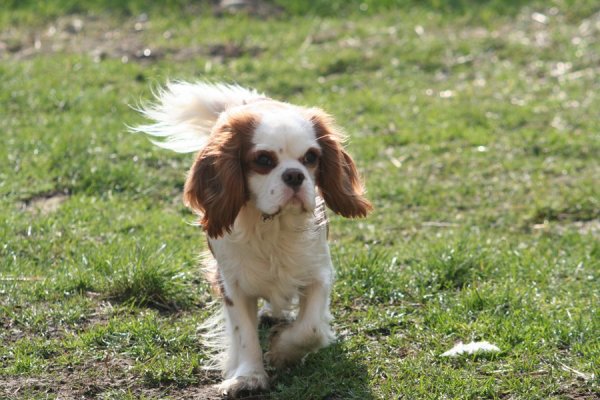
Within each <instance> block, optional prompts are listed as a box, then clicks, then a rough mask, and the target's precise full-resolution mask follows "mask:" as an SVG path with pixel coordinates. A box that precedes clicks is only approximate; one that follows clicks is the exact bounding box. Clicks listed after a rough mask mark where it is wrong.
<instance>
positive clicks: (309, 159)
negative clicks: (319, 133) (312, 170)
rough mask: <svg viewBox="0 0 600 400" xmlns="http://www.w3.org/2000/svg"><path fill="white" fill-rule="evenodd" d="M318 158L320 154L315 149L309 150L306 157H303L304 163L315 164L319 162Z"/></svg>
mask: <svg viewBox="0 0 600 400" xmlns="http://www.w3.org/2000/svg"><path fill="white" fill-rule="evenodd" d="M318 159H319V155H318V154H317V153H316V152H315V151H313V150H309V151H307V152H306V154H305V155H304V158H303V159H302V163H303V164H304V165H313V164H315V163H316V162H317V160H318Z"/></svg>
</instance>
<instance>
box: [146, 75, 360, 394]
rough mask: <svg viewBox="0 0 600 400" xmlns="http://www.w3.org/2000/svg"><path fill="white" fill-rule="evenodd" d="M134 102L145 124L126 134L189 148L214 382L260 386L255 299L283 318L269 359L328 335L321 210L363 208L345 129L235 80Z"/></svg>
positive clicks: (299, 354)
mask: <svg viewBox="0 0 600 400" xmlns="http://www.w3.org/2000/svg"><path fill="white" fill-rule="evenodd" d="M139 111H140V112H141V113H142V114H143V115H144V116H145V117H147V118H148V119H150V120H152V123H150V124H147V125H141V126H138V127H136V128H134V131H137V132H145V133H146V134H149V135H152V136H154V139H153V142H154V143H155V144H157V145H159V146H161V147H164V148H167V149H171V150H174V151H178V152H197V156H196V158H195V161H194V163H193V165H192V167H191V169H190V170H189V173H188V175H187V178H186V181H185V185H184V194H183V198H184V202H185V204H186V205H187V206H188V207H190V208H191V209H192V210H193V211H194V212H196V213H197V214H198V215H199V216H200V221H199V225H200V226H201V227H202V228H203V229H204V231H205V232H206V235H207V237H208V248H209V249H210V251H209V254H208V255H207V259H206V262H205V272H206V276H207V278H208V280H209V282H210V284H211V286H212V287H213V289H214V291H215V292H216V293H217V294H218V298H220V300H221V301H220V303H221V306H220V308H221V313H220V315H222V316H223V319H224V323H222V324H220V326H221V327H220V328H213V329H216V331H217V332H216V333H219V332H220V333H221V336H222V338H223V341H222V343H221V347H222V352H221V353H220V354H219V355H218V356H217V359H218V363H217V365H218V368H220V369H221V371H222V374H223V378H224V380H223V381H222V383H221V384H220V385H219V386H218V390H219V391H220V393H221V394H223V395H227V396H229V397H236V396H237V395H238V394H240V393H242V392H254V391H261V390H266V389H267V388H268V384H269V381H268V377H267V373H266V372H265V367H264V364H263V354H262V350H261V346H260V342H259V336H258V323H259V312H258V301H259V300H263V301H264V302H265V305H264V307H263V308H262V309H261V312H260V314H261V315H264V316H269V317H271V318H273V319H276V320H280V321H283V322H281V323H280V324H279V325H276V326H275V327H274V328H273V331H272V333H271V337H270V345H269V351H268V352H267V353H266V354H265V359H266V361H267V363H268V364H269V365H271V366H273V367H276V368H283V367H286V366H288V365H291V364H293V363H295V362H298V361H300V360H302V358H303V357H304V356H305V355H307V354H308V353H310V352H314V351H316V350H318V349H320V348H323V347H325V346H327V345H329V344H330V343H332V341H333V340H334V333H333V331H332V329H331V327H330V322H331V319H332V317H331V314H330V312H329V302H330V292H331V287H332V283H333V279H334V269H333V265H332V261H331V256H330V251H329V246H328V244H327V236H328V229H329V228H328V223H327V218H326V215H325V207H326V206H327V207H329V208H330V209H331V210H332V211H333V212H334V213H336V214H339V215H342V216H344V217H348V218H355V217H365V216H366V215H367V214H368V213H369V212H370V211H371V210H372V205H371V203H370V202H369V201H368V200H367V199H366V198H365V190H364V186H363V184H362V182H361V178H360V176H359V174H358V171H357V168H356V165H355V163H354V161H353V160H352V158H351V157H350V155H349V154H348V153H347V152H346V150H345V149H344V146H343V141H344V135H343V133H342V132H341V130H340V129H339V128H338V127H337V126H336V124H335V122H334V120H333V118H332V117H331V116H329V115H328V114H327V113H325V112H324V111H323V110H321V109H319V108H307V107H300V106H296V105H292V104H289V103H285V102H281V101H276V100H273V99H271V98H269V97H267V96H265V95H263V94H260V93H258V92H257V91H255V90H249V89H245V88H243V87H240V86H237V85H228V84H211V83H207V82H197V83H187V82H174V83H168V84H167V85H166V86H165V87H164V88H163V89H160V90H159V91H158V93H155V101H154V102H153V103H152V104H150V105H148V106H146V107H142V108H140V110H139ZM292 310H293V311H295V312H296V317H295V319H294V320H291V321H286V316H289V313H290V311H292ZM213 333H215V332H213Z"/></svg>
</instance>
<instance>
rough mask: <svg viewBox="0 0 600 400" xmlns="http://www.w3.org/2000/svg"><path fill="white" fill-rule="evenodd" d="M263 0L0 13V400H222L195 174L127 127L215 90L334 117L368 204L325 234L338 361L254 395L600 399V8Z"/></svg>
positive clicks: (282, 377)
mask: <svg viewBox="0 0 600 400" xmlns="http://www.w3.org/2000/svg"><path fill="white" fill-rule="evenodd" d="M261 4H263V5H264V9H261V10H255V11H256V13H258V15H255V14H253V13H250V14H249V15H248V14H244V13H241V14H240V13H233V14H230V13H229V12H222V10H218V9H217V8H215V7H214V6H212V5H210V4H205V3H202V4H197V3H195V2H194V3H193V2H188V1H172V2H165V3H164V4H163V3H161V4H160V5H159V4H158V3H157V4H156V5H152V6H146V5H144V4H143V2H138V1H128V2H114V1H107V0H97V1H88V2H72V1H67V0H64V1H60V2H49V3H48V4H47V5H45V6H44V7H43V8H37V7H38V5H37V3H35V2H9V3H8V6H7V7H2V10H0V58H1V59H2V62H1V63H0V89H1V90H0V132H1V133H0V134H1V135H2V138H3V140H2V143H3V145H2V146H0V239H1V245H0V397H2V398H9V399H13V398H14V399H30V398H33V399H42V398H44V399H45V398H75V397H82V396H83V397H89V398H92V397H97V398H104V399H133V398H173V399H177V398H189V397H193V396H196V398H209V397H210V396H213V395H214V392H211V389H210V385H212V384H214V383H216V382H217V381H218V376H216V375H215V374H212V373H207V372H206V371H204V370H203V369H202V366H203V365H204V363H205V360H206V359H207V356H208V355H207V354H206V349H204V348H203V347H202V345H201V344H200V341H199V338H198V332H197V327H198V326H199V325H200V324H201V323H202V321H203V320H204V319H205V318H207V316H208V315H210V312H211V309H210V294H209V290H208V287H207V285H206V283H205V282H203V280H202V279H201V277H200V273H199V266H198V258H197V256H198V254H199V252H200V251H201V250H203V249H204V246H205V244H204V243H205V241H204V238H203V236H202V234H201V232H200V231H199V230H198V229H197V228H196V227H194V226H192V225H191V224H189V222H190V221H192V220H193V216H192V215H191V213H190V212H189V211H188V210H186V209H185V208H184V206H183V205H182V203H181V190H182V185H183V181H184V177H185V171H186V170H187V168H188V166H189V164H190V162H191V160H192V157H193V156H192V155H178V154H173V153H168V152H166V151H162V150H160V149H157V148H155V147H153V146H152V145H151V144H150V143H149V141H148V140H147V139H146V138H144V137H141V136H138V135H133V134H130V133H127V130H126V125H134V124H136V123H139V122H141V120H140V117H139V116H138V115H137V114H136V113H135V112H134V111H133V110H132V109H131V108H130V106H131V105H135V104H137V103H138V102H139V101H140V100H142V99H148V98H149V97H150V91H151V89H152V88H153V87H156V86H157V85H160V84H161V83H163V82H164V81H165V80H166V79H168V78H172V79H199V78H208V79H212V80H226V81H237V82H239V83H241V84H244V85H247V86H253V87H257V88H258V89H260V90H263V91H265V92H267V93H269V94H270V95H272V96H273V97H276V98H282V99H286V100H289V101H291V102H294V103H299V104H307V105H317V106H321V107H324V108H326V109H327V110H328V111H330V112H331V113H332V114H334V115H335V116H336V117H337V120H338V122H339V123H340V125H342V126H344V127H346V129H347V131H348V133H349V134H350V136H351V141H350V144H349V149H350V152H351V153H352V154H353V155H354V157H355V159H356V160H357V163H358V165H359V166H360V169H361V171H362V173H363V175H364V176H365V178H366V182H367V187H368V190H369V197H370V198H371V200H372V201H373V203H374V204H375V206H376V211H375V212H374V213H373V214H372V215H371V216H370V217H369V218H368V219H365V220H357V221H350V220H344V219H341V218H338V217H332V221H331V222H332V226H331V246H332V253H333V257H334V261H335V264H336V268H337V282H336V285H335V290H334V294H333V298H332V311H333V314H334V316H335V322H334V327H335V330H336V332H337V335H338V338H339V340H338V342H337V343H336V344H335V345H333V346H331V347H330V348H328V349H325V350H323V351H320V352H318V353H316V354H313V355H310V356H309V357H308V358H307V359H306V362H305V364H303V365H302V366H298V367H295V368H292V369H291V370H290V371H286V372H276V371H270V374H271V376H273V381H272V391H271V392H270V393H268V394H264V395H263V396H262V397H261V398H265V399H390V398H519V399H520V398H527V399H530V398H539V399H548V398H555V399H592V398H598V396H599V393H600V381H599V378H598V377H599V374H600V368H599V366H600V336H599V335H598V332H600V314H599V310H598V304H600V289H599V288H600V284H599V279H600V240H599V238H600V221H599V217H600V185H598V177H599V176H600V158H599V157H598V154H600V135H599V134H598V129H599V127H600V124H599V119H598V116H597V115H598V113H597V110H598V109H600V98H599V96H598V93H599V92H600V84H599V81H598V76H599V74H598V73H599V72H600V71H599V69H598V65H599V64H598V63H599V61H600V59H599V56H598V55H599V54H600V42H599V40H598V38H599V37H600V26H599V24H600V14H599V12H600V9H599V8H598V6H597V3H596V2H593V1H587V0H562V1H558V0H557V1H552V2H550V3H548V2H538V1H530V2H517V1H510V2H496V1H490V2H471V1H466V0H465V1H456V2H436V1H428V2H410V1H407V2H372V1H365V2H347V3H346V2H340V1H334V2H324V1H319V2H313V3H311V4H312V5H311V6H309V5H308V4H309V3H304V2H277V3H276V4H275V3H261ZM146 49H149V50H150V52H148V51H146V52H144V50H146ZM471 340H488V341H490V342H492V343H494V344H496V345H497V346H498V347H499V348H500V349H501V350H502V351H501V352H500V353H499V354H495V355H485V356H469V357H462V358H458V359H445V358H441V357H439V355H440V354H441V353H443V352H445V351H446V350H448V349H449V348H451V347H452V346H453V345H454V344H455V343H457V342H458V341H463V342H468V341H471Z"/></svg>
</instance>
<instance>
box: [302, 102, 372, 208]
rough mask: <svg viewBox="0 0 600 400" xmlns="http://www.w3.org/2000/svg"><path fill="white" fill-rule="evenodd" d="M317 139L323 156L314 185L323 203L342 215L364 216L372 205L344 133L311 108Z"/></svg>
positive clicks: (331, 120) (322, 113)
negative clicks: (318, 190)
mask: <svg viewBox="0 0 600 400" xmlns="http://www.w3.org/2000/svg"><path fill="white" fill-rule="evenodd" d="M310 111H311V112H312V116H311V117H310V120H311V121H312V123H313V126H314V129H315V132H316V135H317V141H318V142H319V144H320V145H321V150H322V155H321V158H320V163H319V168H318V171H317V185H318V186H319V189H320V191H321V195H322V196H323V199H324V200H325V203H326V204H327V206H328V207H329V208H331V210H333V212H335V213H336V214H340V215H342V216H344V217H349V218H354V217H365V216H366V215H367V214H368V213H369V211H371V210H372V209H373V206H372V205H371V203H370V202H369V200H367V199H366V198H365V197H364V193H365V190H364V187H363V185H362V183H361V180H360V176H359V174H358V170H357V169H356V165H355V164H354V161H353V160H352V158H351V157H350V155H349V154H348V153H347V152H346V150H344V147H343V145H342V138H343V135H342V134H341V133H340V131H339V129H338V128H337V127H335V124H334V122H333V119H332V118H331V117H330V116H329V115H327V114H326V113H325V112H323V111H321V110H318V109H311V110H310Z"/></svg>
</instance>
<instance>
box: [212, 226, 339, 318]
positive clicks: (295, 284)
mask: <svg viewBox="0 0 600 400" xmlns="http://www.w3.org/2000/svg"><path fill="white" fill-rule="evenodd" d="M322 240H324V238H323V237H322V235H320V234H319V233H316V232H313V233H308V232H302V231H285V230H273V231H264V232H261V234H259V235H251V236H250V237H248V238H246V240H239V241H235V242H228V243H226V245H225V246H218V247H220V249H219V251H218V252H217V254H215V256H216V257H217V263H218V264H219V269H220V270H221V272H222V274H223V275H224V278H225V279H226V280H227V281H228V282H230V283H234V284H238V285H239V287H240V288H241V289H242V290H243V291H244V292H246V293H247V294H249V295H252V296H257V297H263V298H265V299H267V300H269V301H270V302H272V303H276V304H279V305H281V306H282V307H285V305H286V304H288V303H289V302H290V301H291V300H292V299H293V298H294V297H296V295H297V294H298V291H299V289H300V288H302V287H305V286H307V285H309V284H310V283H311V282H312V281H314V279H315V277H316V276H317V275H318V274H319V273H320V272H319V271H320V270H322V269H323V268H327V267H328V263H327V257H328V251H327V248H326V246H327V244H326V242H324V241H323V242H321V241H322ZM323 246H325V248H323Z"/></svg>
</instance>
